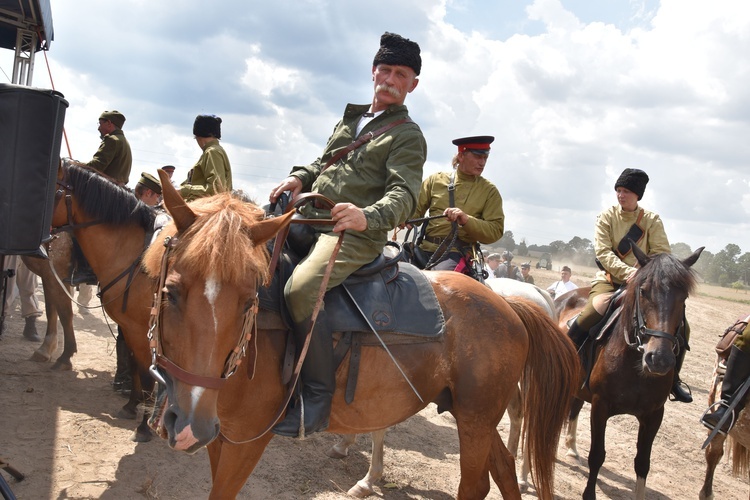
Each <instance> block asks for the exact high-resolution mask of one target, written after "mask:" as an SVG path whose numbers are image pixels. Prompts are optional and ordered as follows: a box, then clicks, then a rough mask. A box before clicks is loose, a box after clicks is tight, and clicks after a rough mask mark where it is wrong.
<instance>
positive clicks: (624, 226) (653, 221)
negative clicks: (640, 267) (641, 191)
mask: <svg viewBox="0 0 750 500" xmlns="http://www.w3.org/2000/svg"><path fill="white" fill-rule="evenodd" d="M640 211H641V207H640V206H639V207H638V208H637V209H636V210H635V212H625V211H623V210H622V207H620V205H615V206H613V207H610V208H608V209H607V210H605V211H604V212H602V213H600V214H599V216H598V217H597V219H596V233H595V235H594V252H595V253H596V258H597V259H599V262H601V264H602V266H604V269H606V270H607V271H608V272H609V274H610V275H611V276H612V280H613V281H614V282H615V284H621V283H624V282H625V278H626V277H627V275H628V274H629V273H630V272H631V271H632V270H633V269H634V268H635V266H636V263H637V261H636V258H635V255H633V252H630V253H628V254H627V255H626V256H625V258H624V259H620V257H619V256H618V255H617V253H615V249H616V248H617V245H619V244H620V241H621V240H622V238H623V237H624V236H625V235H626V234H627V233H628V231H629V230H630V227H631V226H632V225H633V224H635V221H636V220H637V219H638V213H639V212H640ZM640 226H641V227H642V228H643V231H644V234H643V238H641V240H640V241H639V242H638V248H640V249H641V250H643V251H644V252H645V253H646V254H648V255H655V254H659V253H671V251H672V249H671V248H670V246H669V240H668V239H667V233H666V232H665V231H664V224H663V223H662V221H661V218H660V217H659V216H658V215H657V214H655V213H654V212H649V211H648V210H644V214H643V218H642V219H641V222H640ZM597 281H608V280H607V273H606V272H604V271H599V272H598V273H597V274H596V276H595V277H594V281H593V283H596V282H597Z"/></svg>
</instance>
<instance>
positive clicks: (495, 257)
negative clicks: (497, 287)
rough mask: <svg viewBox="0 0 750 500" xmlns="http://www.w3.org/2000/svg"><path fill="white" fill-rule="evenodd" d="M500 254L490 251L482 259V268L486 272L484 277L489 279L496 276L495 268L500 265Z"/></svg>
mask: <svg viewBox="0 0 750 500" xmlns="http://www.w3.org/2000/svg"><path fill="white" fill-rule="evenodd" d="M500 260H501V258H500V254H499V253H491V254H489V255H488V256H487V258H486V259H485V260H484V270H485V272H487V277H486V278H485V279H488V280H491V279H495V278H497V275H496V274H495V273H497V268H498V267H500Z"/></svg>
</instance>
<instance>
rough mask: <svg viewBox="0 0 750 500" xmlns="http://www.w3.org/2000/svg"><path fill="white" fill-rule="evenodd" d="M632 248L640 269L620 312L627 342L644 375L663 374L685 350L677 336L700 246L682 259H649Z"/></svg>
mask: <svg viewBox="0 0 750 500" xmlns="http://www.w3.org/2000/svg"><path fill="white" fill-rule="evenodd" d="M632 249H633V253H634V255H635V257H636V259H637V260H638V264H639V270H638V272H637V273H636V274H635V275H634V276H633V278H632V279H631V281H630V282H629V283H628V284H627V289H626V293H627V296H626V300H625V303H624V306H623V311H622V318H623V319H624V320H625V321H624V322H623V324H624V325H625V327H624V329H625V338H626V342H627V344H628V345H629V346H630V347H632V348H635V349H637V350H638V351H640V352H642V353H643V355H642V358H641V368H642V370H643V372H644V373H649V374H653V375H665V374H667V373H668V372H669V371H670V370H671V369H672V368H674V365H675V360H676V357H675V355H676V353H677V352H678V350H679V349H683V348H684V345H681V344H680V342H681V340H680V339H678V337H677V333H678V331H679V329H680V328H682V327H683V319H684V315H685V301H686V300H687V298H688V295H689V294H690V293H691V292H692V291H693V290H694V288H695V277H694V275H693V273H692V271H691V269H690V268H691V266H692V265H693V264H695V262H696V261H697V260H698V257H700V254H701V252H702V251H703V247H701V248H699V249H697V250H696V251H695V252H694V253H693V254H692V255H690V256H689V257H687V258H686V259H683V260H680V259H678V258H677V257H675V256H673V255H671V254H667V253H662V254H657V255H653V256H648V255H646V254H645V253H644V252H643V251H642V250H641V249H640V248H638V247H637V246H636V245H635V244H633V245H632ZM628 320H632V321H630V322H629V321H628ZM682 341H683V342H684V339H683V340H682Z"/></svg>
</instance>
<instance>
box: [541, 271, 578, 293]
mask: <svg viewBox="0 0 750 500" xmlns="http://www.w3.org/2000/svg"><path fill="white" fill-rule="evenodd" d="M572 275H573V271H571V270H570V268H569V267H568V266H563V268H562V271H560V280H559V281H555V282H554V283H552V284H551V285H550V286H549V287H547V291H548V292H549V294H550V295H551V296H552V298H553V299H554V298H555V297H559V296H560V295H563V294H565V293H567V292H569V291H571V290H575V289H576V288H578V285H576V284H575V283H573V282H572V281H570V277H571V276H572Z"/></svg>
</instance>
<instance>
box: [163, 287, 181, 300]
mask: <svg viewBox="0 0 750 500" xmlns="http://www.w3.org/2000/svg"><path fill="white" fill-rule="evenodd" d="M161 291H162V296H163V297H164V300H165V301H167V302H169V303H170V304H171V305H174V304H176V303H177V294H176V293H174V291H173V290H172V288H171V287H169V286H165V287H164V288H162V290H161Z"/></svg>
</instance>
